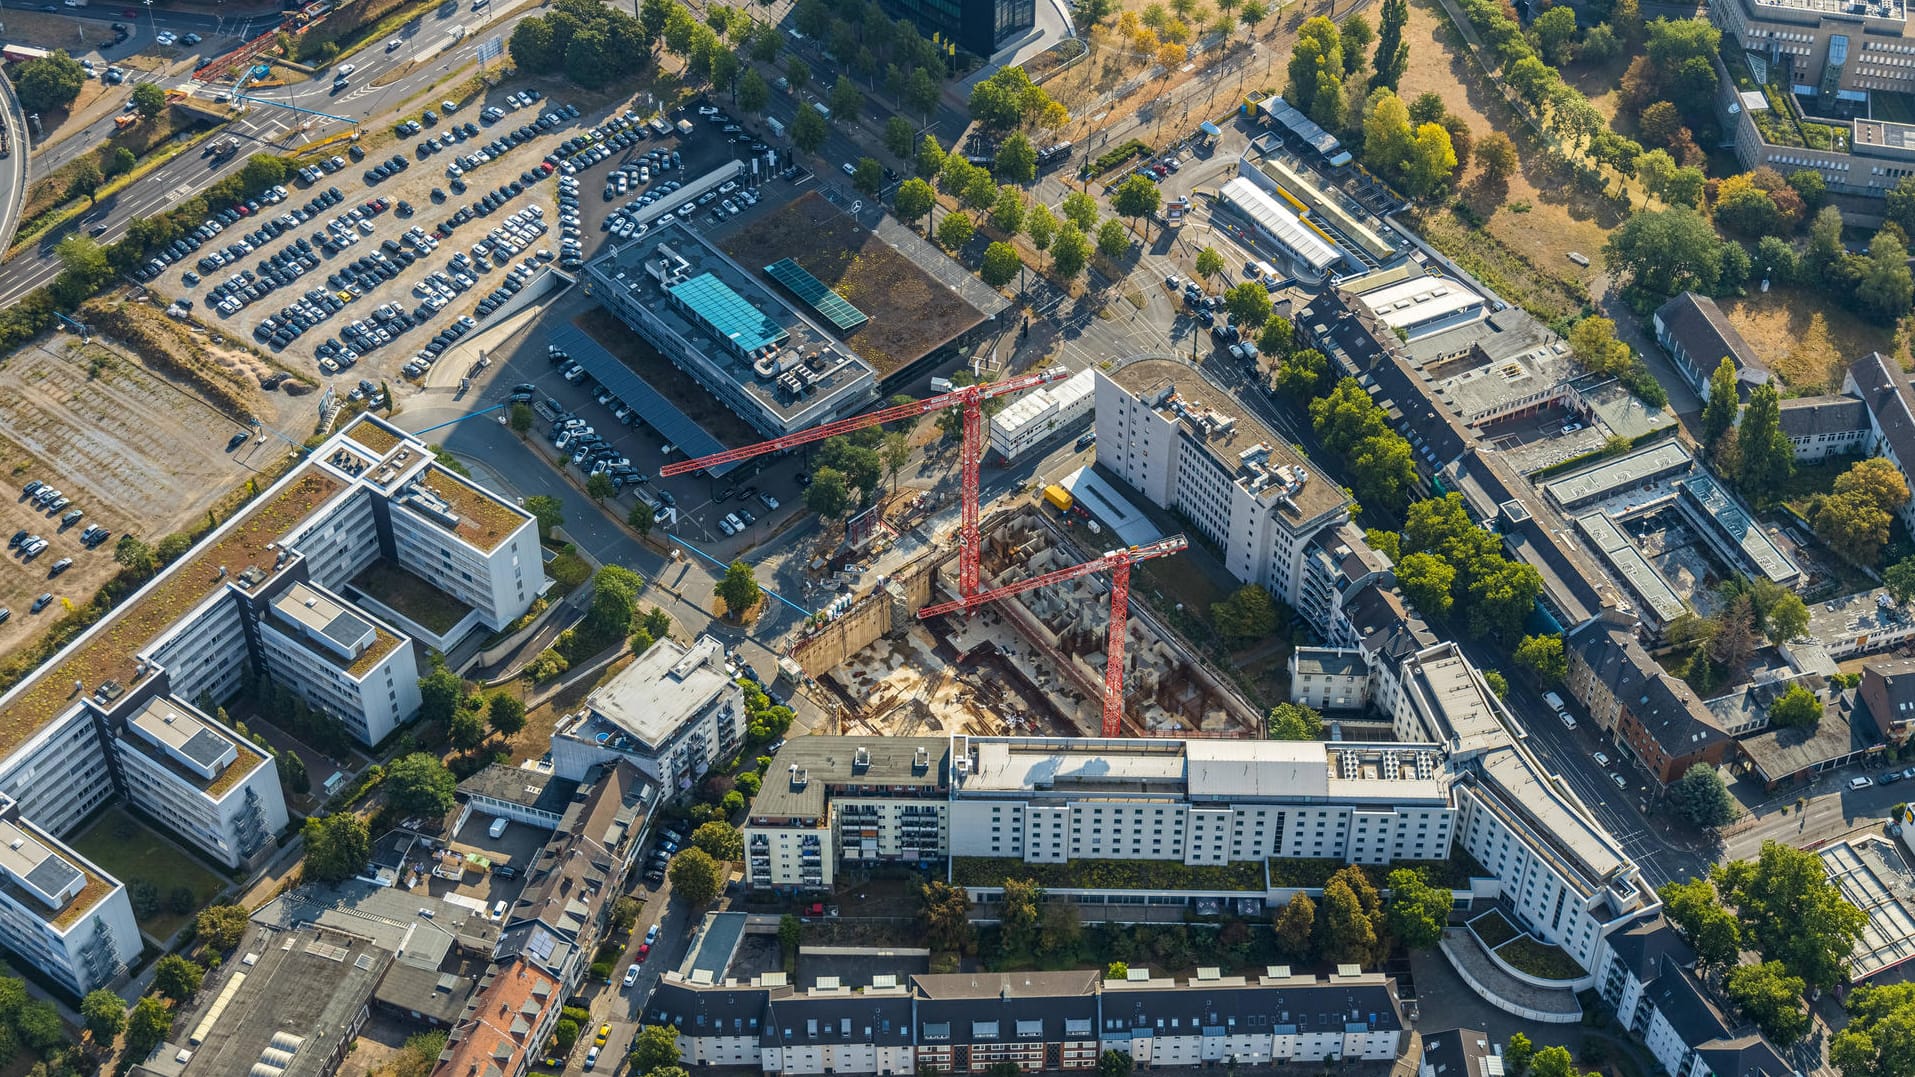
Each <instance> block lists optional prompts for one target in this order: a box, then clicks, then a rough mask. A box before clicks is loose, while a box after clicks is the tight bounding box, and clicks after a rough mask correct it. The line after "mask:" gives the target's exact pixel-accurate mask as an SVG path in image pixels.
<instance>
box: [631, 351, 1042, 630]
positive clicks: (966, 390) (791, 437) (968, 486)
mask: <svg viewBox="0 0 1915 1077" xmlns="http://www.w3.org/2000/svg"><path fill="white" fill-rule="evenodd" d="M1068 377H1070V371H1068V370H1049V371H1045V372H1043V373H1041V374H1020V375H1019V376H1017V377H1015V378H1005V379H1004V380H1003V381H992V382H985V383H984V384H982V385H966V386H963V387H962V388H957V389H953V390H951V391H950V392H948V393H940V394H938V395H937V396H928V397H925V398H924V399H923V400H914V401H912V402H911V403H909V404H899V405H897V406H896V407H890V408H884V409H882V410H879V411H872V412H866V413H865V414H863V415H854V416H852V417H851V418H849V419H839V420H837V421H836V422H830V423H825V424H824V425H822V426H814V427H812V428H811V429H809V430H802V431H799V432H798V433H796V434H786V435H785V436H784V437H781V438H772V439H771V440H770V441H761V442H759V443H758V444H756V445H746V446H743V447H741V448H737V449H727V450H725V451H724V452H718V453H712V454H711V455H710V456H701V457H699V458H698V459H696V460H680V461H679V462H678V463H676V464H666V465H665V466H664V467H662V468H660V469H659V470H658V473H659V475H661V476H664V477H667V478H669V477H670V476H673V475H683V474H685V473H686V472H688V471H697V470H699V469H700V468H707V467H717V466H718V465H720V464H730V463H735V462H737V461H739V460H749V459H751V458H752V457H754V456H763V455H764V454H766V453H773V452H779V451H781V450H784V449H791V448H796V447H797V446H799V445H807V444H810V443H811V442H814V441H823V440H824V439H826V438H829V437H836V436H837V435H839V434H849V433H850V432H852V431H853V430H863V429H864V428H866V427H868V426H878V425H880V424H882V423H893V422H897V421H899V420H901V419H916V418H919V417H920V416H924V415H929V414H931V413H932V412H934V411H942V410H944V409H945V408H948V407H958V408H961V409H963V416H964V442H963V445H964V447H963V452H962V466H963V491H962V495H961V501H960V507H961V509H962V513H961V517H960V519H961V523H960V525H959V528H958V594H960V595H975V594H977V555H978V537H977V487H978V481H977V466H978V463H979V461H980V460H982V459H983V457H984V402H985V401H986V400H989V399H991V398H992V397H999V396H1005V395H1007V394H1009V393H1020V392H1023V391H1024V390H1026V389H1035V388H1037V387H1038V386H1040V385H1049V384H1051V383H1052V382H1058V381H1063V380H1064V379H1065V378H1068Z"/></svg>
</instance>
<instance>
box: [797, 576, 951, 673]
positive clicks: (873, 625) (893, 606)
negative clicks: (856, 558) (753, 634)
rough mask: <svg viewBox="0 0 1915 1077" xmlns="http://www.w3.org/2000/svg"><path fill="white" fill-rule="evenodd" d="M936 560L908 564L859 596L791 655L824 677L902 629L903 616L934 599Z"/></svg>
mask: <svg viewBox="0 0 1915 1077" xmlns="http://www.w3.org/2000/svg"><path fill="white" fill-rule="evenodd" d="M941 554H942V551H940V555H941ZM937 560H938V558H937V557H926V558H924V559H922V560H920V561H918V562H916V563H914V564H911V565H908V566H906V568H905V569H904V571H902V572H900V573H899V574H898V575H896V576H893V577H891V579H890V582H888V583H887V584H886V585H885V586H883V587H880V588H877V589H875V590H873V591H872V592H871V593H870V594H867V595H865V596H864V597H863V598H861V599H859V600H858V602H857V603H856V604H855V605H853V606H852V607H851V608H850V609H849V610H847V611H845V613H844V615H843V616H841V617H839V618H838V619H837V620H835V621H832V622H831V623H830V624H828V625H825V626H824V627H822V628H819V629H817V630H816V631H814V632H813V633H812V634H811V635H809V636H806V637H805V638H804V639H801V640H799V641H798V642H797V643H795V644H793V645H792V648H791V657H792V659H793V660H794V661H796V662H797V663H798V665H799V666H801V667H803V668H804V671H805V673H806V674H807V675H809V676H811V677H822V676H824V675H825V674H826V673H827V672H829V671H830V670H832V669H833V668H835V667H836V666H837V665H838V664H839V663H841V662H843V661H844V660H845V659H847V658H849V657H851V656H852V655H854V654H857V653H858V652H859V651H862V650H864V649H865V648H866V647H869V646H870V645H871V644H873V643H875V642H877V641H878V640H879V639H880V638H881V637H883V636H886V635H889V634H890V633H891V632H892V631H894V630H901V629H903V628H904V624H903V622H902V621H901V618H908V617H911V616H914V615H915V614H916V613H917V611H918V610H919V609H921V608H923V607H924V606H925V605H927V604H929V603H930V601H931V577H932V575H933V573H934V572H935V570H936V562H937Z"/></svg>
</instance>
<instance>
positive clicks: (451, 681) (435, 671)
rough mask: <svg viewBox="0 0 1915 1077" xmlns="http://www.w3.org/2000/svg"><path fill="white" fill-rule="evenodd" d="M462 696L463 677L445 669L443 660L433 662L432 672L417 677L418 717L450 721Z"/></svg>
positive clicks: (463, 691)
mask: <svg viewBox="0 0 1915 1077" xmlns="http://www.w3.org/2000/svg"><path fill="white" fill-rule="evenodd" d="M464 698H465V681H464V679H463V678H461V677H460V676H459V675H458V674H457V673H454V672H452V671H451V670H449V669H447V668H446V665H445V662H444V661H443V660H441V661H438V662H435V663H433V666H432V672H430V673H428V674H426V675H425V676H423V677H421V678H419V717H421V718H423V719H425V720H426V721H428V722H447V721H450V720H451V719H452V712H453V710H454V709H455V708H456V707H458V705H459V701H460V700H462V699H464Z"/></svg>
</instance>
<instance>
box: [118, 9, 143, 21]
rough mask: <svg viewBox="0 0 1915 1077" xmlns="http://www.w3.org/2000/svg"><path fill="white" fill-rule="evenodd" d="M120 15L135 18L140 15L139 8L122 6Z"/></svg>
mask: <svg viewBox="0 0 1915 1077" xmlns="http://www.w3.org/2000/svg"><path fill="white" fill-rule="evenodd" d="M120 17H121V18H127V19H137V18H139V17H140V10H139V9H138V8H131V7H123V8H121V9H120Z"/></svg>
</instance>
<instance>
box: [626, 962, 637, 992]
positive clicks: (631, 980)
mask: <svg viewBox="0 0 1915 1077" xmlns="http://www.w3.org/2000/svg"><path fill="white" fill-rule="evenodd" d="M637 982H638V966H637V965H635V964H634V965H628V966H626V968H625V986H626V987H630V986H632V985H633V984H635V983H637Z"/></svg>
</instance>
